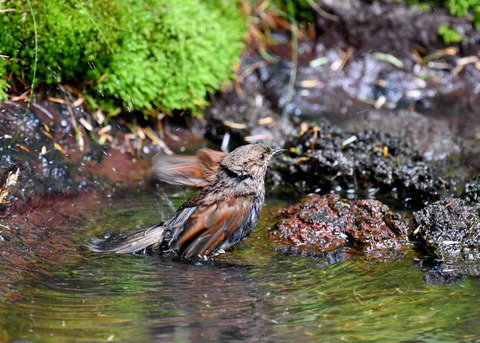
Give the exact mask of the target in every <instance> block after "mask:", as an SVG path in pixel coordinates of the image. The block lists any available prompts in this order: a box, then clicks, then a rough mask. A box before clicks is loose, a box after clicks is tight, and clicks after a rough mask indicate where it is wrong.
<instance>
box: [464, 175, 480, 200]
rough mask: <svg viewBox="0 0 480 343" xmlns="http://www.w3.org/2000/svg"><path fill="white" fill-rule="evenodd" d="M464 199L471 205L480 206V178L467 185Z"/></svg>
mask: <svg viewBox="0 0 480 343" xmlns="http://www.w3.org/2000/svg"><path fill="white" fill-rule="evenodd" d="M462 199H463V200H465V202H466V203H467V204H469V205H474V204H477V205H480V176H477V177H476V178H475V179H473V180H472V181H470V182H467V183H466V184H465V189H464V190H463V192H462Z"/></svg>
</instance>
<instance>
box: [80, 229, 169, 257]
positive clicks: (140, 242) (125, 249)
mask: <svg viewBox="0 0 480 343" xmlns="http://www.w3.org/2000/svg"><path fill="white" fill-rule="evenodd" d="M164 238H165V227H164V226H162V225H161V224H158V225H155V226H152V227H150V228H148V229H142V230H139V231H135V232H131V233H126V234H118V235H113V236H110V237H108V238H105V239H102V238H94V239H92V240H91V241H90V243H89V244H88V245H87V248H88V249H90V250H91V251H93V252H103V253H108V252H115V253H117V254H127V253H133V252H137V251H140V250H143V249H146V248H152V249H155V248H157V247H159V246H160V245H161V244H162V243H163V241H164Z"/></svg>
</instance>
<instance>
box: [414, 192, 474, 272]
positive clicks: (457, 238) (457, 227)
mask: <svg viewBox="0 0 480 343" xmlns="http://www.w3.org/2000/svg"><path fill="white" fill-rule="evenodd" d="M413 216H414V223H415V227H416V229H415V231H414V235H413V236H414V238H416V239H418V245H419V247H421V248H422V249H424V250H425V251H426V252H427V253H429V254H432V255H433V256H435V257H436V258H438V259H439V260H440V261H442V263H443V264H442V270H443V271H444V272H450V273H452V274H456V275H458V274H467V275H480V205H474V206H467V205H465V202H464V201H463V200H462V199H459V198H447V199H445V200H442V201H437V202H435V203H433V204H431V205H429V206H427V207H425V208H424V209H422V210H420V211H417V212H414V213H413Z"/></svg>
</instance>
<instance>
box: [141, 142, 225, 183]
mask: <svg viewBox="0 0 480 343" xmlns="http://www.w3.org/2000/svg"><path fill="white" fill-rule="evenodd" d="M224 157H225V153H223V152H221V151H216V150H212V149H207V148H204V149H200V150H199V151H198V152H197V155H195V156H182V155H172V156H162V157H160V158H159V159H158V160H157V162H156V163H155V165H154V166H153V167H152V169H151V171H150V173H149V175H148V183H149V184H150V185H153V184H155V183H156V182H161V183H169V184H172V185H184V186H192V187H203V186H204V185H205V178H204V176H205V174H206V173H207V172H209V171H212V170H215V169H216V168H217V167H218V166H219V165H220V162H221V161H222V159H223V158H224Z"/></svg>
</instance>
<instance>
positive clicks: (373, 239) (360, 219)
mask: <svg viewBox="0 0 480 343" xmlns="http://www.w3.org/2000/svg"><path fill="white" fill-rule="evenodd" d="M276 217H277V218H278V221H277V223H276V224H275V226H274V227H273V228H272V229H269V231H270V241H271V242H272V243H274V244H276V245H278V249H279V250H281V251H283V252H286V253H289V254H294V255H300V256H324V255H326V254H328V253H332V252H340V253H341V254H342V255H343V256H344V257H345V256H348V257H354V256H358V255H359V254H364V255H365V256H366V257H367V258H380V259H387V258H392V257H398V256H400V255H401V253H399V252H401V251H404V250H406V249H407V246H408V239H407V226H406V224H405V222H404V221H403V220H402V219H401V217H400V215H398V214H395V213H393V212H392V211H390V209H389V208H388V207H387V206H386V205H383V204H382V203H380V202H379V201H376V200H359V201H357V202H356V203H355V204H352V203H351V202H350V201H348V200H345V199H341V197H340V196H339V195H336V194H331V195H329V196H320V195H317V194H311V195H309V196H307V197H306V198H305V199H303V200H302V201H301V202H300V203H299V204H297V205H295V206H292V207H290V208H288V209H285V210H281V211H279V213H278V214H277V215H276Z"/></svg>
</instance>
